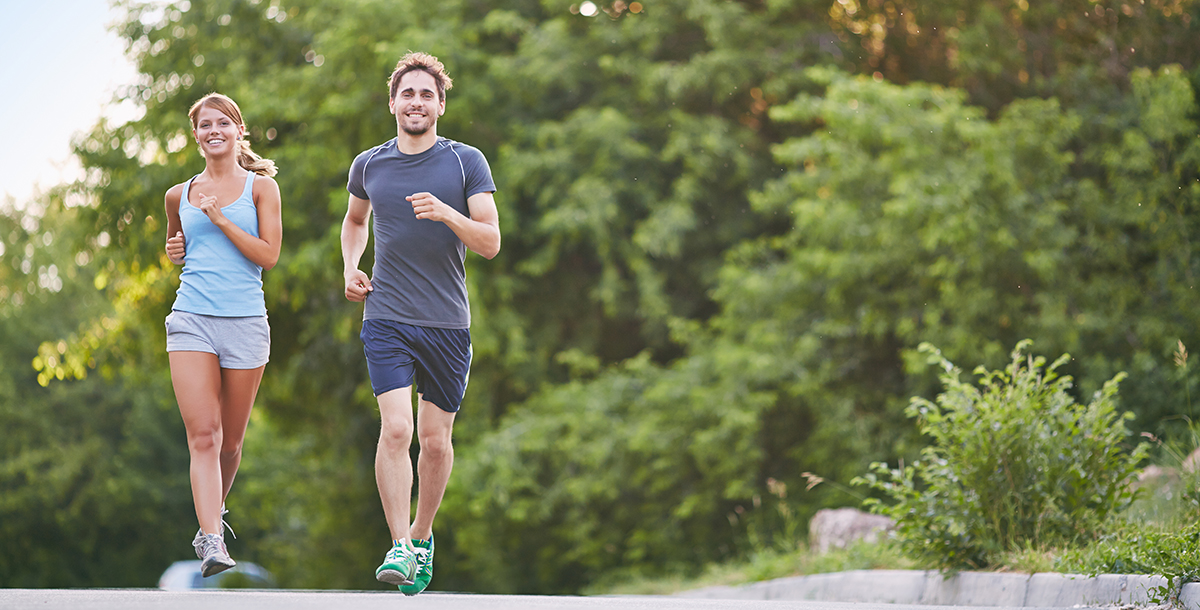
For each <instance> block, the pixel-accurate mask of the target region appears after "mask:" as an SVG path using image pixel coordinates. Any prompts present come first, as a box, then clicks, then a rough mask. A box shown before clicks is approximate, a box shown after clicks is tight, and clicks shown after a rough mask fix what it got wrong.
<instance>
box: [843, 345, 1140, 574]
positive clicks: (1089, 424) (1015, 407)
mask: <svg viewBox="0 0 1200 610" xmlns="http://www.w3.org/2000/svg"><path fill="white" fill-rule="evenodd" d="M1029 344H1030V342H1029V341H1028V340H1026V341H1022V342H1020V343H1018V344H1017V346H1016V348H1015V349H1014V350H1013V352H1012V362H1011V363H1010V364H1009V365H1008V366H1007V367H1006V368H1005V370H1003V371H988V370H986V369H984V368H982V367H980V368H978V369H976V370H975V374H976V375H978V376H979V385H980V387H978V388H977V387H975V386H973V385H971V384H970V383H964V382H962V381H960V380H959V376H960V373H961V371H960V370H959V369H958V368H957V367H955V366H954V364H952V363H951V362H949V361H948V360H946V358H944V357H943V356H942V354H941V352H940V351H938V350H937V349H935V348H934V347H932V346H930V345H929V344H922V345H921V347H920V349H921V351H923V352H925V353H927V354H929V355H930V362H931V363H936V364H938V365H940V366H941V368H942V370H943V373H942V375H941V381H942V384H943V386H944V391H943V392H942V393H941V394H939V395H938V397H937V402H936V403H934V402H930V401H928V400H924V399H921V398H913V399H912V401H911V403H910V404H909V407H908V409H907V413H908V416H909V417H912V418H915V419H916V420H917V422H918V426H919V428H920V430H921V432H922V433H924V434H925V435H926V436H928V437H929V438H930V439H931V440H932V444H931V445H930V446H929V447H926V448H925V449H924V450H923V452H922V456H923V457H922V459H921V460H920V461H918V462H916V463H914V464H912V465H909V466H904V465H903V464H901V466H900V467H899V468H895V469H891V468H889V467H888V466H887V465H886V464H881V463H876V464H873V465H872V467H871V472H870V473H868V474H867V475H865V476H862V477H859V478H856V479H855V482H856V483H857V484H861V485H866V486H868V487H870V488H873V489H874V490H876V491H879V492H882V494H883V495H884V496H885V497H887V498H889V499H891V500H892V501H893V502H892V503H890V504H889V503H884V502H882V501H880V500H878V499H869V500H867V502H866V504H867V505H868V506H870V508H871V509H872V510H873V511H874V512H877V513H881V514H885V515H888V516H890V517H892V518H893V519H895V520H896V530H895V535H896V537H897V539H898V541H899V543H900V544H901V547H902V548H903V549H905V551H906V552H908V553H909V554H910V555H912V556H913V557H915V558H919V559H921V560H924V561H927V562H929V563H932V564H934V565H938V566H940V567H942V568H948V569H960V568H982V567H986V566H987V565H989V564H992V563H994V562H995V561H996V560H998V559H999V557H1000V555H1002V554H1003V553H1005V552H1011V551H1014V550H1018V549H1020V548H1027V547H1029V546H1030V545H1033V546H1035V547H1036V546H1042V545H1056V544H1070V543H1071V542H1074V541H1077V540H1080V539H1082V538H1083V537H1090V536H1093V535H1094V534H1095V533H1096V532H1097V531H1098V528H1099V527H1100V525H1101V523H1102V522H1103V521H1104V520H1105V518H1106V517H1108V516H1109V515H1110V514H1112V513H1114V512H1116V511H1120V510H1122V509H1123V508H1125V507H1126V506H1128V504H1129V502H1130V501H1131V500H1132V497H1133V491H1132V490H1131V486H1130V481H1131V479H1132V477H1133V476H1134V475H1135V470H1136V467H1137V464H1138V462H1139V461H1141V460H1142V458H1143V457H1144V455H1145V453H1146V447H1145V445H1144V444H1139V445H1138V446H1137V447H1136V448H1135V449H1134V450H1133V451H1132V452H1129V453H1126V452H1125V451H1123V450H1122V448H1121V444H1122V442H1123V441H1125V440H1126V438H1127V437H1128V435H1129V430H1128V429H1127V428H1126V427H1125V420H1126V419H1129V418H1130V417H1132V416H1131V415H1124V416H1122V415H1120V414H1119V413H1118V412H1117V411H1116V405H1115V402H1116V400H1115V399H1116V394H1117V384H1118V383H1119V382H1120V380H1121V379H1122V378H1123V377H1124V374H1123V373H1122V374H1118V375H1117V376H1116V377H1115V378H1113V379H1111V380H1109V381H1108V382H1106V383H1105V384H1104V387H1103V389H1101V390H1100V391H1099V392H1097V393H1096V394H1095V396H1094V398H1093V400H1092V402H1091V403H1090V404H1088V405H1086V406H1084V405H1079V404H1077V403H1076V402H1075V400H1074V399H1073V398H1072V397H1071V395H1070V393H1069V390H1070V389H1071V378H1070V377H1068V376H1060V375H1059V374H1058V373H1057V372H1056V370H1057V369H1058V368H1059V367H1060V366H1062V365H1063V364H1064V363H1066V362H1068V361H1069V359H1070V356H1068V355H1063V356H1062V357H1061V358H1059V359H1058V360H1056V361H1055V362H1054V363H1053V364H1051V365H1050V366H1049V367H1046V366H1045V359H1043V358H1041V357H1036V358H1035V357H1033V356H1026V355H1025V354H1024V351H1025V350H1026V349H1027V348H1028V346H1029Z"/></svg>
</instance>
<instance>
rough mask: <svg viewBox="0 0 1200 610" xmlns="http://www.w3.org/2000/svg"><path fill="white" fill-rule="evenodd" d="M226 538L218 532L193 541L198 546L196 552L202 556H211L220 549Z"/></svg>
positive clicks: (193, 544)
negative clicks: (222, 537) (223, 538)
mask: <svg viewBox="0 0 1200 610" xmlns="http://www.w3.org/2000/svg"><path fill="white" fill-rule="evenodd" d="M223 542H224V540H222V539H221V537H220V536H218V535H217V534H205V535H203V536H201V537H200V538H199V539H197V540H196V541H195V542H193V543H192V546H194V547H196V554H197V555H199V556H201V557H209V556H211V555H213V554H215V553H217V552H219V551H221V550H222V549H221V546H222V543H223Z"/></svg>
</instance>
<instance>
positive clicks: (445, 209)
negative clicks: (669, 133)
mask: <svg viewBox="0 0 1200 610" xmlns="http://www.w3.org/2000/svg"><path fill="white" fill-rule="evenodd" d="M450 87H451V80H450V77H449V76H447V75H446V72H445V68H444V66H442V63H441V62H440V61H438V59H437V58H436V57H433V56H432V55H428V54H426V53H409V54H407V55H405V56H404V57H402V58H401V59H400V61H399V63H397V64H396V69H395V71H394V72H392V76H391V78H390V79H389V99H388V109H389V110H390V111H391V113H392V114H393V115H395V117H396V137H395V138H394V139H391V140H388V141H387V142H385V143H383V144H380V145H379V146H376V147H374V148H371V149H369V150H366V151H364V152H362V153H361V154H359V155H358V156H357V157H356V158H355V159H354V162H353V163H352V164H351V166H350V177H349V182H348V184H347V187H346V188H347V190H348V191H350V204H349V209H348V210H347V212H346V218H345V220H344V221H343V223H342V262H343V264H344V276H345V280H346V298H347V299H349V300H351V301H355V302H362V301H365V305H364V311H363V325H362V334H361V337H362V342H363V351H364V352H365V353H366V358H367V370H368V372H369V373H370V376H371V387H372V389H373V390H374V393H375V397H376V399H377V400H378V401H379V413H380V418H381V420H382V426H381V429H380V433H379V445H378V447H377V449H376V453H375V481H376V483H377V484H378V486H379V496H380V498H381V499H382V501H383V512H384V516H385V517H386V518H387V523H388V529H390V530H391V536H392V547H391V550H389V551H388V552H387V554H386V555H385V557H384V561H383V564H382V565H380V566H379V568H378V569H377V570H376V572H375V578H376V579H377V580H379V581H380V582H385V583H388V584H394V585H399V587H400V590H401V591H402V592H404V593H405V594H407V595H416V594H417V593H420V592H421V591H423V590H424V589H425V587H427V586H428V585H429V581H430V579H431V578H432V576H433V550H434V544H433V519H434V516H435V515H436V514H437V510H438V506H439V505H440V504H441V502H442V495H443V493H444V492H445V490H446V482H447V481H448V480H449V478H450V470H451V467H452V466H453V464H454V448H453V446H452V444H451V431H452V429H453V426H454V416H455V414H456V413H457V412H458V408H459V404H460V403H461V402H462V398H463V393H464V391H465V390H466V387H467V376H468V372H469V369H470V366H471V335H470V330H469V327H470V325H471V310H470V305H469V304H468V301H467V288H466V275H465V271H464V268H463V260H464V258H465V256H466V250H467V249H470V250H471V251H473V252H475V253H477V254H480V255H482V256H484V257H485V258H489V259H490V258H492V257H494V256H496V254H497V253H498V252H499V251H500V225H499V219H498V215H497V212H496V203H495V200H494V199H493V198H492V193H493V192H495V190H496V187H495V185H494V184H493V182H492V176H491V170H490V169H489V168H488V164H487V160H486V159H485V158H484V156H483V154H482V153H480V152H479V150H477V149H475V148H472V147H470V146H467V145H465V144H462V143H459V142H455V141H453V140H448V139H446V138H441V137H438V135H437V120H438V117H439V116H441V115H442V113H443V112H445V110H446V90H447V89H450ZM372 211H374V213H375V227H374V231H375V267H374V269H373V270H372V272H371V276H370V277H368V276H367V274H366V273H364V272H363V271H361V270H360V269H359V268H358V264H359V260H360V259H361V258H362V255H363V252H364V251H365V250H366V246H367V240H368V237H369V229H368V227H367V221H368V219H369V218H370V216H371V213H372ZM414 383H415V385H416V389H417V408H416V419H415V422H416V425H415V429H416V432H417V438H418V442H419V444H420V454H419V457H418V459H417V475H418V481H419V484H418V488H417V510H416V516H415V517H414V518H413V520H412V522H411V525H410V522H409V519H410V517H411V513H410V510H411V509H410V501H409V499H410V498H411V493H412V482H413V470H412V460H411V459H410V458H409V445H410V443H411V442H412V435H413V430H414V418H413V403H412V387H413V385H414Z"/></svg>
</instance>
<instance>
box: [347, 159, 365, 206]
mask: <svg viewBox="0 0 1200 610" xmlns="http://www.w3.org/2000/svg"><path fill="white" fill-rule="evenodd" d="M370 152H371V151H369V150H368V151H366V152H362V153H359V155H358V156H357V157H355V158H354V162H353V163H351V164H350V176H349V178H348V179H347V181H346V190H347V191H350V194H351V195H354V196H355V197H358V198H359V199H367V200H369V199H371V198H370V197H368V196H367V187H366V185H364V184H363V179H364V176H365V171H366V168H367V158H368V157H370V155H369V154H367V153H370Z"/></svg>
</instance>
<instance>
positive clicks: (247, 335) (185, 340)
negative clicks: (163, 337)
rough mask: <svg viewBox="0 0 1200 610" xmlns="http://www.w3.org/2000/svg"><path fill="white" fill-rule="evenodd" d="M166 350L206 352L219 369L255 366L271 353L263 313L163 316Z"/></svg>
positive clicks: (178, 314) (269, 338)
mask: <svg viewBox="0 0 1200 610" xmlns="http://www.w3.org/2000/svg"><path fill="white" fill-rule="evenodd" d="M167 351H168V352H208V353H210V354H216V355H217V361H218V362H219V363H220V365H221V368H223V369H256V368H258V367H260V366H262V365H264V364H266V363H267V360H269V359H270V356H271V327H270V325H268V324H267V316H250V317H247V318H220V317H217V316H205V315H201V314H198V313H188V312H186V311H172V312H171V314H170V315H168V316H167Z"/></svg>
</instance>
